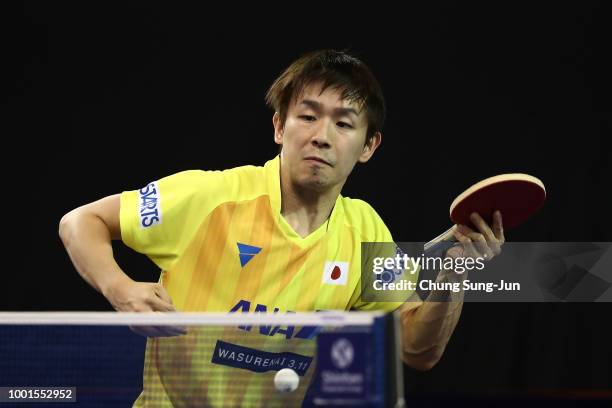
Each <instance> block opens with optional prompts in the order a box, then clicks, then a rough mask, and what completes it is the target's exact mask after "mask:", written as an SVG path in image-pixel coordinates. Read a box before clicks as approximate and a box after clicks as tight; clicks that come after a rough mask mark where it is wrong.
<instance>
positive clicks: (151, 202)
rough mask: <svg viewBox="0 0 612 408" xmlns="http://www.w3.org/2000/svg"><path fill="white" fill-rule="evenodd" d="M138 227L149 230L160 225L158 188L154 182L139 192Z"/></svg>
mask: <svg viewBox="0 0 612 408" xmlns="http://www.w3.org/2000/svg"><path fill="white" fill-rule="evenodd" d="M138 193H139V197H140V205H139V215H140V227H141V228H149V227H152V226H153V225H157V224H161V222H162V214H161V208H160V206H159V199H160V196H159V188H158V187H157V183H156V182H152V183H149V184H148V185H146V186H145V187H143V188H141V189H140V190H139V192H138Z"/></svg>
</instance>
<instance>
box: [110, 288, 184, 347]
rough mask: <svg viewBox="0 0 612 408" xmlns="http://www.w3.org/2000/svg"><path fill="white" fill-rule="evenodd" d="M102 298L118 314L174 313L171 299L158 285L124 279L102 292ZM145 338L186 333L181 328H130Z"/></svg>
mask: <svg viewBox="0 0 612 408" xmlns="http://www.w3.org/2000/svg"><path fill="white" fill-rule="evenodd" d="M103 293H104V296H105V297H106V298H107V299H108V301H109V302H110V304H111V305H112V306H113V307H114V308H115V310H117V311H118V312H175V311H176V309H175V308H174V305H173V304H172V299H171V298H170V296H169V295H168V292H167V291H166V289H165V288H164V287H163V286H162V285H161V284H159V283H150V282H136V281H134V280H132V279H130V278H129V277H124V278H122V279H120V280H118V281H115V282H113V283H112V284H111V285H109V286H108V288H106V290H104V292H103ZM130 329H132V331H134V332H135V333H138V334H140V335H143V336H147V337H164V336H179V335H182V334H186V333H187V329H186V328H185V327H181V326H130Z"/></svg>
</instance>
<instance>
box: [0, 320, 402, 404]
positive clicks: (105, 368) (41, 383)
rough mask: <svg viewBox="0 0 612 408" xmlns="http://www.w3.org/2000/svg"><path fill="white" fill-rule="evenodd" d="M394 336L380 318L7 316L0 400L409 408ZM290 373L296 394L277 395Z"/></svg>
mask: <svg viewBox="0 0 612 408" xmlns="http://www.w3.org/2000/svg"><path fill="white" fill-rule="evenodd" d="M177 333H181V334H178V335H174V336H165V335H164V336H162V335H163V334H177ZM146 335H149V337H147V336H146ZM152 335H155V337H152ZM398 336H399V333H398V325H397V318H396V316H394V315H392V314H388V315H385V314H382V313H364V312H321V313H292V314H281V313H276V314H274V313H232V314H217V313H214V314H213V313H199V314H189V313H167V314H162V313H155V314H153V313H152V314H149V313H0V389H1V390H2V391H1V392H0V401H1V403H2V404H3V406H4V404H7V403H8V404H10V403H16V404H18V403H20V402H24V400H23V399H24V398H33V399H31V400H30V401H31V402H36V401H37V400H36V398H38V399H39V400H38V402H43V401H42V400H40V398H43V397H44V398H46V399H45V400H44V402H50V400H49V397H48V395H46V394H44V393H43V394H41V393H40V392H38V393H34V391H35V390H37V389H38V390H42V389H49V390H51V389H62V388H70V389H72V397H74V399H73V400H74V401H76V402H77V404H76V405H75V406H92V407H93V406H105V407H108V406H132V405H134V406H153V407H155V406H172V407H193V406H212V407H215V406H266V407H267V406H270V407H274V406H279V407H287V406H334V405H337V406H346V405H347V404H349V405H353V406H355V405H357V406H358V405H361V406H381V407H382V406H401V405H403V387H402V384H403V379H402V377H401V374H402V370H401V363H400V359H399V354H398V346H399V337H398ZM285 368H288V369H291V370H293V371H294V372H295V373H296V374H297V376H298V378H299V383H298V385H297V389H295V390H294V391H290V392H282V391H279V390H278V389H277V388H276V387H275V383H274V378H275V375H276V373H277V372H278V371H279V370H281V369H285ZM24 390H25V391H24ZM16 391H18V392H17V393H16ZM41 395H42V397H41ZM54 402H62V401H61V400H58V399H55V400H54ZM63 402H70V401H63ZM19 406H23V405H19Z"/></svg>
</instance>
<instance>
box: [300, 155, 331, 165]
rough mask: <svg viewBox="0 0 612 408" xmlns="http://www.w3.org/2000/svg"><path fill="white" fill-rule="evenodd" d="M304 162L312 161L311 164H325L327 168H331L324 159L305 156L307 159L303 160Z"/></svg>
mask: <svg viewBox="0 0 612 408" xmlns="http://www.w3.org/2000/svg"><path fill="white" fill-rule="evenodd" d="M304 160H307V161H312V162H317V163H321V164H327V165H328V166H330V167H332V165H331V163H330V162H328V161H326V160H324V159H322V158H320V157H317V156H307V157H305V158H304Z"/></svg>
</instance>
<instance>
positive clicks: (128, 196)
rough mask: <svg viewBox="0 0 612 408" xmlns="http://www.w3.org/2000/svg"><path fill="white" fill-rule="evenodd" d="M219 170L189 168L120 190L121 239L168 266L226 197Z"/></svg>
mask: <svg viewBox="0 0 612 408" xmlns="http://www.w3.org/2000/svg"><path fill="white" fill-rule="evenodd" d="M224 179H225V175H224V173H223V172H221V171H202V170H188V171H183V172H180V173H177V174H174V175H171V176H168V177H164V178H162V179H160V180H158V181H153V182H151V183H149V184H147V185H146V186H144V187H142V188H141V189H139V190H132V191H124V192H123V193H121V204H120V226H121V238H122V240H123V242H124V243H125V244H126V245H127V246H129V247H130V248H132V249H134V250H135V251H137V252H140V253H142V254H145V255H147V256H148V257H149V258H150V259H151V260H152V261H153V262H154V263H155V264H156V265H157V266H159V267H160V268H161V269H163V270H166V269H168V268H169V267H170V266H171V265H172V264H173V262H174V261H175V260H176V259H177V258H178V257H179V256H180V255H181V253H182V252H183V251H184V250H185V248H186V247H187V245H188V244H189V242H190V241H191V239H192V238H193V236H194V235H195V233H196V232H197V230H198V228H199V227H200V225H201V224H202V222H203V221H204V220H205V219H206V217H207V215H208V214H209V213H210V212H211V211H212V210H213V209H214V208H215V207H216V206H217V205H219V204H220V203H221V202H223V201H224V200H225V199H227V195H228V193H229V192H228V190H227V189H226V188H224V186H225V184H226V183H225V182H224V181H225V180H224Z"/></svg>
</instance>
